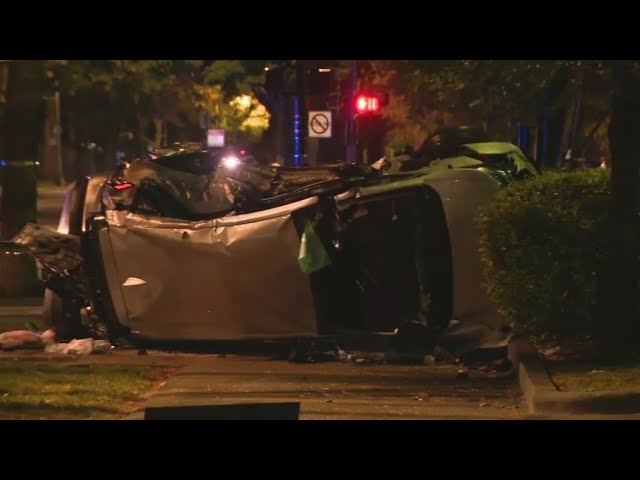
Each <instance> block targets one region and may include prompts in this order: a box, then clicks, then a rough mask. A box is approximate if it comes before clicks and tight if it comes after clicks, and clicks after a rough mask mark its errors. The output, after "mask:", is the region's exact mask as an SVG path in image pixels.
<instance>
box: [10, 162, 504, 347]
mask: <svg viewBox="0 0 640 480" xmlns="http://www.w3.org/2000/svg"><path fill="white" fill-rule="evenodd" d="M191 153H192V152H191ZM200 157H201V158H198V156H197V155H191V156H190V157H189V158H191V159H192V160H193V161H197V165H195V170H189V171H184V170H182V171H179V170H176V169H173V168H170V167H169V166H166V164H163V163H162V162H158V161H157V160H155V161H153V162H151V161H146V160H139V161H135V162H132V163H130V164H126V165H123V166H122V167H121V168H119V169H118V170H117V171H116V172H113V173H112V174H110V175H104V176H95V177H92V178H82V179H80V180H78V181H77V182H76V183H75V184H74V185H73V186H72V187H71V188H70V189H69V191H68V194H67V198H66V201H65V206H64V210H63V213H62V217H61V220H60V225H59V228H58V232H48V233H44V232H43V231H38V230H37V229H34V228H33V227H29V228H27V229H25V230H24V231H23V232H21V234H20V235H19V236H18V237H17V238H16V239H15V240H14V241H15V242H16V243H18V244H20V245H22V246H23V247H24V248H27V249H29V251H31V252H32V254H34V256H35V257H36V259H37V260H38V262H39V264H40V265H41V266H42V268H43V272H45V273H46V275H43V280H44V281H45V285H46V286H47V288H48V289H49V290H50V291H49V292H48V293H47V297H46V305H45V309H46V311H48V314H49V316H50V319H51V322H52V323H53V324H54V325H56V324H57V325H59V326H60V328H61V329H62V328H66V327H68V326H69V324H70V323H71V324H73V323H76V324H77V323H78V322H79V318H80V313H79V312H80V311H81V310H82V309H90V310H91V312H92V314H94V315H96V316H97V317H98V318H99V319H100V321H101V322H103V323H104V324H105V325H106V326H107V328H108V332H109V335H110V337H112V338H118V337H123V336H134V337H137V338H140V339H148V340H171V341H174V340H205V341H206V340H244V339H270V338H274V339H277V338H300V337H314V336H318V335H324V334H332V333H341V332H354V331H393V330H394V329H395V328H397V327H398V326H400V325H402V324H403V323H406V322H415V321H418V322H419V323H421V324H423V325H425V326H427V327H429V328H430V329H431V330H434V331H442V330H444V329H446V328H447V326H448V325H449V322H450V320H451V319H452V318H456V319H463V318H465V317H466V316H470V315H474V314H477V313H479V312H486V311H488V310H490V309H491V308H492V307H491V305H490V303H489V301H488V299H487V297H486V294H485V293H484V290H483V289H482V287H481V267H480V260H479V257H478V245H477V233H476V231H475V225H474V218H475V213H476V211H477V208H478V206H480V205H481V204H482V203H483V202H485V201H486V200H487V199H488V198H490V197H491V195H493V194H494V193H495V192H496V191H497V190H499V189H500V188H502V187H503V186H504V185H505V184H507V183H508V181H510V180H509V179H508V178H510V177H509V174H508V173H505V172H504V171H501V170H497V169H492V168H490V167H487V166H485V164H484V163H482V162H481V161H478V160H477V159H473V158H470V157H456V158H454V159H440V160H438V161H437V162H440V163H437V162H431V163H430V164H429V165H428V166H427V167H424V168H422V169H418V170H413V171H394V169H381V170H376V169H372V168H370V167H367V166H364V167H356V166H352V165H343V164H339V165H330V166H325V167H319V168H297V169H296V168H281V167H271V166H260V165H238V166H234V168H227V167H226V166H225V165H222V164H220V163H216V162H215V161H211V158H210V157H208V156H207V152H204V151H203V152H202V155H201V156H200ZM185 160H186V157H185ZM207 162H208V163H207ZM447 162H449V163H447ZM183 165H184V163H183ZM47 235H48V236H49V237H48V240H47ZM37 239H39V241H38V240H37ZM51 251H54V252H57V253H56V254H54V255H51V254H50V253H51ZM65 252H66V253H65ZM71 335H72V334H69V336H71ZM62 336H64V335H62Z"/></svg>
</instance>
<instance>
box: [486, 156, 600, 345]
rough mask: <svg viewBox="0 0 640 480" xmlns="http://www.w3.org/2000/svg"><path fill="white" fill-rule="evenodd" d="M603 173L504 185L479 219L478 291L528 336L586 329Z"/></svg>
mask: <svg viewBox="0 0 640 480" xmlns="http://www.w3.org/2000/svg"><path fill="white" fill-rule="evenodd" d="M609 195H610V186H609V172H608V171H606V170H600V169H596V170H581V171H578V172H575V173H560V172H550V173H545V174H543V175H541V176H540V177H536V178H533V179H530V180H526V181H523V182H518V183H514V184H512V185H510V186H509V187H508V188H505V189H504V190H502V191H500V192H498V194H497V195H496V196H495V197H494V198H493V199H492V201H491V202H490V203H489V204H487V205H486V206H485V207H484V208H483V209H482V210H481V213H480V215H479V219H478V221H479V227H480V254H481V259H482V263H483V267H484V274H485V286H486V288H487V292H488V294H489V296H490V298H491V300H492V301H493V302H494V303H495V304H496V306H497V308H498V310H499V312H500V313H501V314H502V315H504V316H505V318H506V319H507V320H508V321H509V322H510V323H511V325H512V326H513V327H514V329H515V330H516V331H518V332H521V333H524V334H528V335H530V336H532V337H533V338H541V337H546V336H548V335H553V336H565V335H589V334H592V333H593V332H594V326H595V325H594V324H595V306H596V287H597V277H598V272H600V271H601V268H602V265H603V261H604V259H605V254H606V252H605V251H604V245H606V243H605V242H606V228H607V226H606V222H607V211H608V208H609V207H608V205H609V204H608V200H609Z"/></svg>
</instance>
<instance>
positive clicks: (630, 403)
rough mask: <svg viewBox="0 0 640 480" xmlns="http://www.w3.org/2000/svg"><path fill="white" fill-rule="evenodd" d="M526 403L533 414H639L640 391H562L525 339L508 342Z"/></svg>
mask: <svg viewBox="0 0 640 480" xmlns="http://www.w3.org/2000/svg"><path fill="white" fill-rule="evenodd" d="M509 359H510V360H511V361H512V362H513V364H514V366H515V368H516V371H517V372H518V379H519V382H520V388H521V389H522V393H523V395H524V399H525V403H526V405H527V408H528V410H529V413H530V414H532V415H552V414H558V413H561V414H630V413H640V392H638V391H627V392H594V393H573V392H571V393H570V392H561V391H559V390H558V389H557V388H556V386H555V385H554V383H553V382H552V381H551V378H550V376H549V373H548V371H547V369H546V367H545V365H544V361H543V359H542V358H541V357H540V355H538V353H537V352H536V351H535V350H534V349H533V347H532V346H531V344H530V343H529V342H528V341H527V340H526V339H524V338H521V337H514V338H513V339H512V340H511V341H510V342H509Z"/></svg>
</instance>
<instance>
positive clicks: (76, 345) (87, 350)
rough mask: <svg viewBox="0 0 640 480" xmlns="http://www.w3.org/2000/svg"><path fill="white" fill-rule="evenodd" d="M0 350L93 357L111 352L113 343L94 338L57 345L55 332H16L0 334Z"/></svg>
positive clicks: (77, 339)
mask: <svg viewBox="0 0 640 480" xmlns="http://www.w3.org/2000/svg"><path fill="white" fill-rule="evenodd" d="M0 350H43V351H44V352H46V353H61V354H74V355H92V354H100V353H108V352H110V351H111V343H109V342H108V341H106V340H95V339H93V338H74V339H73V340H72V341H71V342H69V343H56V334H55V332H54V331H53V330H46V331H44V332H42V333H40V332H32V331H29V330H15V331H12V332H5V333H2V334H0Z"/></svg>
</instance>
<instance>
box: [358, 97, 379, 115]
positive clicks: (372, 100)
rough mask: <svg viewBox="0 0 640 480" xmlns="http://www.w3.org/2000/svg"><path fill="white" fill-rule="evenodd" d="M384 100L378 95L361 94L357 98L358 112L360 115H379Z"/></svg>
mask: <svg viewBox="0 0 640 480" xmlns="http://www.w3.org/2000/svg"><path fill="white" fill-rule="evenodd" d="M381 107H382V100H381V99H380V97H379V96H377V95H371V94H366V93H361V94H359V95H357V96H356V112H357V113H359V114H366V113H378V112H379V111H380V108H381Z"/></svg>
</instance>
